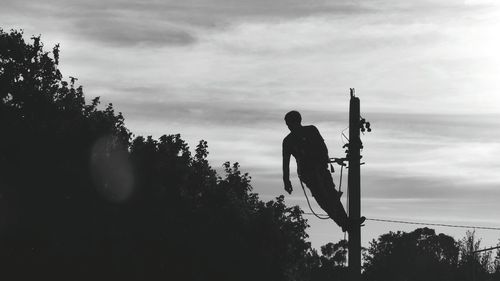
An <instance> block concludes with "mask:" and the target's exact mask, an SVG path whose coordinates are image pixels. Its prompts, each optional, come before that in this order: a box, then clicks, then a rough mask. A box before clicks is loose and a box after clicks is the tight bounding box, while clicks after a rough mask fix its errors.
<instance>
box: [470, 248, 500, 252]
mask: <svg viewBox="0 0 500 281" xmlns="http://www.w3.org/2000/svg"><path fill="white" fill-rule="evenodd" d="M495 249H500V246H496V247H491V248H485V249H481V250H476V251H474V252H473V253H479V252H486V251H491V250H495Z"/></svg>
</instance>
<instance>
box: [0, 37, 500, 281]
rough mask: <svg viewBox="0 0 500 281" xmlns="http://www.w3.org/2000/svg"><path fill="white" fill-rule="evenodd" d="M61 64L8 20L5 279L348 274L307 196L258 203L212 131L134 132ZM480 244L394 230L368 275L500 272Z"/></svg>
mask: <svg viewBox="0 0 500 281" xmlns="http://www.w3.org/2000/svg"><path fill="white" fill-rule="evenodd" d="M58 64H59V46H58V45H56V46H55V47H54V48H53V49H52V51H51V52H46V51H44V50H43V44H42V42H41V40H40V37H39V36H38V37H32V38H31V41H30V42H26V41H25V40H24V38H23V34H22V32H18V31H15V30H13V31H10V32H4V31H3V30H1V29H0V100H1V102H0V132H1V137H0V173H1V174H0V274H1V276H2V277H4V278H5V280H34V279H46V278H48V279H50V280H275V281H279V280H311V281H323V280H347V268H346V253H347V242H346V241H344V240H342V241H340V242H338V243H335V244H334V243H328V244H327V245H324V246H323V247H321V253H320V254H319V253H317V252H316V251H315V250H314V249H312V248H311V245H310V243H309V242H307V241H306V238H307V234H306V232H305V230H306V228H307V227H308V225H307V221H306V219H304V218H303V217H302V214H303V212H302V211H301V210H300V209H299V208H298V207H297V206H295V207H287V206H286V205H285V204H284V197H283V196H279V197H277V198H276V199H275V200H272V201H269V202H263V201H261V200H260V199H259V198H258V196H257V194H255V193H252V187H251V184H250V176H249V175H248V174H246V173H243V172H241V171H240V167H239V165H238V163H234V164H231V163H229V162H226V163H224V165H223V169H224V171H223V173H222V175H218V174H217V173H216V171H215V170H214V169H213V168H212V167H211V166H210V165H209V163H208V161H207V155H208V150H207V143H206V142H205V141H200V142H199V143H198V145H197V146H196V148H195V149H194V151H193V152H191V151H190V149H189V147H188V145H187V143H186V142H184V141H183V140H182V139H181V137H180V135H164V136H162V137H160V138H159V139H153V138H151V137H147V138H145V137H142V136H137V137H134V136H133V135H132V134H131V132H130V131H129V130H128V129H127V128H126V127H125V124H124V117H123V116H122V114H121V113H116V112H115V110H114V108H113V106H112V104H109V105H107V106H105V107H104V108H102V109H100V106H99V105H100V103H99V98H95V99H93V100H92V101H91V102H90V103H86V101H85V99H84V95H83V89H82V87H81V86H76V85H75V80H76V79H74V78H71V79H70V81H69V82H67V81H65V80H63V78H62V75H61V73H60V71H59V70H58ZM471 243H472V244H471ZM470 245H472V246H470ZM474 247H476V248H477V247H479V244H478V242H476V241H475V240H474V238H473V235H472V234H469V235H468V236H467V237H466V238H464V240H463V241H459V242H456V241H454V240H453V238H451V237H449V236H446V235H444V234H439V235H436V234H435V232H434V231H433V230H431V229H426V228H424V229H417V230H415V231H414V232H411V233H404V232H397V233H393V232H391V233H388V234H385V235H382V236H381V237H379V238H378V240H374V241H373V242H372V243H371V245H370V247H369V248H368V249H366V251H365V261H366V263H365V266H364V277H365V278H366V280H372V281H377V280H473V279H471V278H472V277H473V278H475V279H474V280H499V279H498V278H499V276H500V274H499V272H500V270H499V269H500V263H499V256H498V254H497V256H495V257H492V256H491V253H483V254H472V249H476V248H474ZM471 274H473V276H472V275H471ZM495 278H496V279H495Z"/></svg>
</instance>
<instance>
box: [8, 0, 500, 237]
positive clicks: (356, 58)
mask: <svg viewBox="0 0 500 281" xmlns="http://www.w3.org/2000/svg"><path fill="white" fill-rule="evenodd" d="M0 2H1V7H2V9H0V27H1V28H3V29H4V30H8V29H10V28H16V29H24V31H25V35H26V36H27V37H28V36H30V35H38V34H41V35H42V40H43V41H44V42H45V43H46V47H48V48H47V49H49V48H51V47H52V46H53V45H54V44H56V43H60V44H61V49H62V53H61V69H62V72H63V74H64V75H65V77H66V78H67V77H68V76H70V75H71V76H75V77H78V78H79V80H78V83H80V84H81V85H83V86H84V91H85V93H86V96H87V98H88V99H90V98H93V97H95V96H101V98H102V100H103V101H104V102H112V103H113V104H114V105H115V107H116V109H117V110H118V111H122V112H123V114H124V115H125V118H126V124H127V127H129V128H130V129H131V130H132V131H133V132H134V133H135V134H136V135H153V136H154V137H158V136H160V135H162V134H172V133H180V134H181V135H182V136H183V138H185V139H186V140H187V141H188V142H189V143H190V145H191V146H192V147H194V146H195V145H196V144H197V141H198V140H200V139H205V140H207V141H208V143H209V149H210V153H211V154H210V161H211V164H212V165H213V166H214V167H220V166H221V164H222V163H223V162H224V161H233V162H234V161H238V162H240V163H241V166H242V169H243V170H244V171H247V172H249V173H250V174H251V176H252V178H253V186H254V191H255V192H257V193H259V194H260V196H261V198H262V199H265V200H269V199H272V198H274V197H276V196H278V195H280V194H282V193H283V192H284V191H283V189H282V188H283V187H282V183H281V141H282V138H283V137H284V136H285V135H286V134H287V133H288V132H287V128H286V127H285V125H284V123H283V116H284V114H285V113H286V112H287V111H289V110H292V109H296V110H299V111H300V112H301V113H302V115H303V119H304V123H305V124H315V125H316V126H317V127H318V128H319V129H320V131H321V132H322V134H323V136H324V138H325V139H326V142H327V145H328V147H329V150H330V154H331V155H330V156H332V157H333V156H337V157H338V156H343V149H342V148H341V146H342V145H343V142H342V138H341V131H342V130H344V129H345V128H346V127H347V123H348V104H349V94H348V92H349V88H356V93H357V95H358V96H359V97H360V98H361V112H362V115H363V116H364V117H365V118H366V119H367V120H368V121H370V122H371V123H372V127H373V132H372V133H370V134H367V135H365V136H363V141H364V145H365V149H364V151H363V153H362V154H363V155H364V158H363V160H364V161H365V162H366V165H364V166H362V171H361V172H362V214H364V215H365V216H367V217H369V218H382V219H402V220H410V221H419V222H431V223H452V224H467V225H479V226H490V227H498V226H500V217H499V216H498V215H499V214H500V204H498V198H500V173H499V169H500V160H499V159H498V158H497V156H498V155H500V142H499V141H498V139H499V138H500V130H498V128H500V119H499V117H500V94H499V93H498V91H499V90H500V82H499V81H500V54H499V50H500V37H499V36H498V34H500V3H498V1H488V0H476V1H475V0H469V1H467V0H465V1H464V0H462V1H458V0H457V1H455V0H443V1H439V2H438V1H430V0H429V1H398V0H372V1H359V0H335V1H332V0H309V1H304V0H274V1H268V0H252V1H245V0H183V1H159V0H130V1H121V0H107V1H102V0H101V1H97V0H89V1H69V0H45V1H35V0H32V1H25V0H16V1H9V0H0ZM338 176H339V175H338V173H336V174H334V177H335V181H336V182H337V183H338ZM292 182H293V183H294V187H295V192H294V193H293V194H292V195H291V196H287V202H288V204H290V205H292V204H299V205H301V206H303V207H304V208H306V207H307V205H306V203H305V198H304V196H303V194H302V191H301V190H300V185H299V183H298V179H297V178H296V176H295V175H294V176H293V178H292ZM344 186H346V182H344ZM314 207H315V209H316V211H319V207H317V205H314ZM309 223H310V224H311V228H310V229H309V234H310V239H311V241H312V243H313V245H314V246H315V247H319V246H320V245H322V244H324V243H326V242H328V241H337V240H338V239H341V238H343V234H342V232H341V231H340V229H339V228H338V227H336V226H335V225H334V223H333V222H332V223H329V222H325V221H319V220H317V219H315V218H314V217H311V218H310V219H309ZM414 228H415V227H414V226H405V225H398V224H389V223H380V222H372V221H368V222H367V225H366V226H365V227H364V228H363V232H362V236H363V243H364V244H365V245H366V244H367V242H368V241H369V240H371V239H373V238H376V237H377V236H378V235H380V234H382V233H385V232H388V231H389V230H413V229H414ZM436 230H437V231H439V232H445V233H447V234H450V235H453V236H455V237H456V238H460V237H462V236H464V234H465V229H450V228H436ZM477 233H478V235H479V236H480V237H483V239H484V241H483V246H489V245H492V244H496V242H497V240H498V238H500V232H498V231H497V232H494V231H479V230H478V231H477Z"/></svg>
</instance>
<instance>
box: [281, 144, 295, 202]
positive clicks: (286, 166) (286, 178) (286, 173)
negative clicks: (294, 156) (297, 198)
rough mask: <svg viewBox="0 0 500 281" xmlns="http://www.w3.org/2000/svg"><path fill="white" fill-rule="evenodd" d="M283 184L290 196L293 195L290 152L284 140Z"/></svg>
mask: <svg viewBox="0 0 500 281" xmlns="http://www.w3.org/2000/svg"><path fill="white" fill-rule="evenodd" d="M283 184H284V185H285V190H286V192H288V194H291V193H292V190H293V188H292V183H291V182H290V151H289V149H288V147H287V145H286V142H285V140H283Z"/></svg>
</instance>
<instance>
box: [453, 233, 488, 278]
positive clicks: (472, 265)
mask: <svg viewBox="0 0 500 281" xmlns="http://www.w3.org/2000/svg"><path fill="white" fill-rule="evenodd" d="M458 244H459V248H460V262H459V264H458V273H459V274H458V278H457V280H489V277H490V272H493V271H494V264H493V263H492V261H491V252H490V251H486V252H476V251H478V250H480V249H481V240H480V239H476V237H475V231H467V232H466V235H465V237H464V238H463V239H461V240H460V241H459V243H458Z"/></svg>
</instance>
